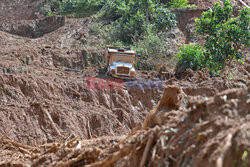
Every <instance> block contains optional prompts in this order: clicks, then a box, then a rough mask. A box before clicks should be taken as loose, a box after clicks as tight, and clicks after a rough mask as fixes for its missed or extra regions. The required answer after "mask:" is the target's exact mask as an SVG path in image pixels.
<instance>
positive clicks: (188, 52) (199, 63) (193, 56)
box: [177, 45, 206, 70]
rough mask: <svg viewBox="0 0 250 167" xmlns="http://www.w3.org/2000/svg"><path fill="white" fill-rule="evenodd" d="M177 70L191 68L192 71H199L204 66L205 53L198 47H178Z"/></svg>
mask: <svg viewBox="0 0 250 167" xmlns="http://www.w3.org/2000/svg"><path fill="white" fill-rule="evenodd" d="M177 58H178V63H177V67H178V68H183V67H184V68H185V69H188V68H191V69H192V70H200V69H201V68H204V66H205V59H206V58H205V51H204V49H203V48H202V47H200V46H199V45H187V46H185V47H180V52H179V53H178V54H177Z"/></svg>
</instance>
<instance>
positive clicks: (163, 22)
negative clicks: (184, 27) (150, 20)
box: [154, 7, 177, 30]
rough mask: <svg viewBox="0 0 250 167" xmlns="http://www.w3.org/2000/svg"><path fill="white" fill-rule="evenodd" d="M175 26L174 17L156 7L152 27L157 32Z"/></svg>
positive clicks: (165, 10)
mask: <svg viewBox="0 0 250 167" xmlns="http://www.w3.org/2000/svg"><path fill="white" fill-rule="evenodd" d="M176 25H177V21H176V16H175V14H174V13H172V12H170V11H169V10H168V9H165V8H162V7H158V8H156V11H155V14H154V26H155V27H156V29H157V30H165V29H166V28H173V27H175V26H176Z"/></svg>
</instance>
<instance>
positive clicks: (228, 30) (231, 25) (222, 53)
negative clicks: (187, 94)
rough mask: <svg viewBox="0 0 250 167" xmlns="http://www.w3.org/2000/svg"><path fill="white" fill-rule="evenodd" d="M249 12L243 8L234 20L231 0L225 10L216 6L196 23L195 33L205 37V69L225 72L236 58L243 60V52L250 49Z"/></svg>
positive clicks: (203, 14) (226, 2) (225, 5)
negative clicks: (225, 68) (227, 66)
mask: <svg viewBox="0 0 250 167" xmlns="http://www.w3.org/2000/svg"><path fill="white" fill-rule="evenodd" d="M249 23H250V11H249V9H242V10H240V11H239V16H238V17H233V8H232V5H231V3H230V1H229V0H226V1H225V4H224V6H223V7H222V6H221V5H220V4H219V3H215V6H214V10H213V11H212V10H208V11H206V12H203V13H202V16H201V18H200V19H197V20H196V30H197V32H198V33H199V34H202V35H205V36H206V42H205V45H204V47H205V49H206V50H207V53H208V54H207V56H206V61H205V62H206V66H207V67H208V68H210V69H211V70H212V71H214V72H218V71H219V70H221V69H224V67H225V66H226V65H229V64H230V63H231V62H232V60H233V59H236V60H240V61H242V53H241V49H242V48H243V47H249V46H250V42H249V41H250V31H249V30H250V28H249V27H250V26H249Z"/></svg>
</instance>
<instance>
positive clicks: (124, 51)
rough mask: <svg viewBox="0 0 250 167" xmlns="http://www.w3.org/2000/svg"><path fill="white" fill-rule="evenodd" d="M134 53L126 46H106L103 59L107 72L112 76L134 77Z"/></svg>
mask: <svg viewBox="0 0 250 167" xmlns="http://www.w3.org/2000/svg"><path fill="white" fill-rule="evenodd" d="M135 55H136V53H135V51H133V50H131V48H128V47H106V49H105V53H104V61H105V63H106V65H107V73H108V74H109V75H111V76H113V77H118V78H131V77H135V74H136V71H135V63H136V56H135Z"/></svg>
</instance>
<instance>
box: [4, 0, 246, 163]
mask: <svg viewBox="0 0 250 167" xmlns="http://www.w3.org/2000/svg"><path fill="white" fill-rule="evenodd" d="M43 2H44V1H33V0H32V1H31V0H20V1H1V2H0V8H1V9H2V10H0V24H2V25H6V24H7V23H8V25H16V21H18V25H19V23H21V25H29V24H30V23H33V22H35V23H40V22H39V20H40V21H44V20H46V19H47V17H45V18H39V17H40V16H39V15H37V13H36V12H37V11H38V12H39V11H40V8H41V4H42V3H43ZM190 2H192V3H195V4H196V5H197V6H199V7H201V8H203V7H206V6H207V5H210V4H211V2H214V1H191V0H190ZM8 5H9V6H8ZM13 6H14V7H13ZM19 10H20V11H19ZM17 11H18V12H17ZM6 12H9V15H8V16H7V17H5V13H6ZM185 12H186V13H187V12H188V11H184V12H183V13H180V16H182V15H185V18H183V19H184V20H185V22H184V21H183V25H179V28H180V30H182V31H183V33H184V35H185V36H186V38H187V40H186V43H188V42H189V41H190V39H189V36H188V34H189V33H190V32H186V29H188V27H186V26H187V24H191V22H192V20H193V18H194V17H197V15H199V12H200V11H199V10H198V11H194V13H189V15H186V14H185ZM197 12H198V14H197ZM3 18H4V19H3ZM181 18H182V17H179V22H181ZM34 19H36V20H34ZM50 19H52V21H49V23H48V25H50V24H51V23H53V19H54V17H51V18H49V20H50ZM60 19H62V18H60ZM60 19H59V20H60ZM7 20H8V21H7ZM27 20H28V21H27ZM190 20H191V21H190ZM54 21H55V20H54ZM64 21H65V22H63V23H62V25H60V26H58V27H57V28H56V29H54V30H51V31H50V33H48V32H45V33H43V34H42V36H40V37H39V38H36V39H33V38H27V37H21V36H16V35H11V34H9V33H6V32H2V31H0V46H1V50H0V166H83V165H89V166H109V165H113V166H131V167H133V166H144V165H146V166H204V164H206V165H207V166H217V167H222V166H249V165H250V161H249V159H250V157H249V156H250V154H249V153H250V144H249V141H250V136H249V135H250V134H249V132H250V129H249V127H250V125H249V122H250V118H249V115H250V87H249V81H250V68H249V67H250V59H249V57H246V60H245V64H244V65H239V64H237V63H233V64H232V66H231V67H230V70H229V71H228V73H230V74H231V75H225V76H221V77H211V76H210V75H209V74H208V72H207V70H206V69H203V70H202V71H198V72H194V71H192V70H188V71H186V73H183V74H182V75H180V76H179V77H180V79H176V78H171V77H173V74H171V73H168V74H169V76H168V77H164V76H162V74H157V73H156V72H150V71H138V74H137V77H138V78H141V79H147V78H151V79H153V78H154V79H155V78H157V77H160V78H164V80H163V81H162V84H163V85H164V86H165V87H166V88H165V89H147V88H146V89H140V88H139V86H145V85H140V84H139V83H136V86H137V88H134V89H129V87H128V84H131V82H124V83H122V84H121V85H119V89H115V90H112V91H110V89H89V88H88V83H89V78H88V77H96V78H98V80H97V81H98V82H99V83H100V82H101V83H104V84H105V83H107V82H108V81H107V79H110V78H109V77H107V76H106V75H105V71H104V70H103V69H102V66H101V65H100V61H101V57H102V50H100V49H97V48H96V47H95V46H96V43H97V42H98V38H97V37H96V36H91V34H90V33H89V31H90V25H91V24H93V20H91V19H66V20H64ZM5 23H6V24H5ZM184 23H185V24H184ZM186 23H187V24H186ZM45 25H47V23H46V22H45ZM184 26H185V27H184ZM6 27H7V28H8V26H6ZM45 27H46V26H45ZM182 27H184V28H183V29H182ZM26 28H27V27H26ZM20 30H21V31H20V32H26V31H23V30H22V29H20ZM38 31H39V32H40V30H39V29H38ZM11 33H13V32H11ZM177 33H179V34H180V37H183V35H182V33H180V32H179V31H177ZM171 35H172V34H171ZM23 36H25V35H23ZM30 37H32V36H30ZM169 40H170V41H174V42H173V43H174V44H171V47H176V48H177V47H178V44H183V41H184V40H183V39H179V38H178V37H176V38H175V40H171V38H169ZM172 45H175V46H172ZM87 64H88V65H90V66H91V67H87ZM72 70H73V71H72ZM74 71H76V72H74ZM111 83H112V84H115V85H117V82H111ZM132 83H133V82H132Z"/></svg>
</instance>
